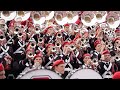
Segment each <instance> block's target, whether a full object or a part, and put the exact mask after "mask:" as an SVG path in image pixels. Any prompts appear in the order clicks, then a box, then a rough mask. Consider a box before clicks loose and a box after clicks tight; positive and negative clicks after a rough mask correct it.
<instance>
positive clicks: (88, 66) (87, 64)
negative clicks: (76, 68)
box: [82, 53, 95, 70]
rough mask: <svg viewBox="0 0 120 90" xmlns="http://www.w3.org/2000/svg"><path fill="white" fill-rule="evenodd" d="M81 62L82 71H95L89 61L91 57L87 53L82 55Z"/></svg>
mask: <svg viewBox="0 0 120 90" xmlns="http://www.w3.org/2000/svg"><path fill="white" fill-rule="evenodd" d="M83 61H84V65H82V68H83V69H93V70H94V69H95V65H94V64H93V62H92V60H91V55H90V54H89V53H86V54H84V55H83Z"/></svg>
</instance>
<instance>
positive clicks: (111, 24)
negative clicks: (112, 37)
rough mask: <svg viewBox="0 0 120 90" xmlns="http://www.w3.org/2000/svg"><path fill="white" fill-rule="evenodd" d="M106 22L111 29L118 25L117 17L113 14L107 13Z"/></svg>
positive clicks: (119, 20) (119, 21) (119, 22)
mask: <svg viewBox="0 0 120 90" xmlns="http://www.w3.org/2000/svg"><path fill="white" fill-rule="evenodd" d="M106 20H107V24H108V25H109V27H110V28H113V29H116V28H117V27H118V26H119V24H120V19H119V15H118V14H116V13H114V12H109V13H108V15H107V17H106Z"/></svg>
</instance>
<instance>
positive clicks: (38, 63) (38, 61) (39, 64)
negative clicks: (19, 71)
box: [32, 53, 44, 69]
mask: <svg viewBox="0 0 120 90" xmlns="http://www.w3.org/2000/svg"><path fill="white" fill-rule="evenodd" d="M33 61H34V64H33V67H32V68H37V69H44V67H43V55H42V54H41V53H38V54H36V55H35V56H34V59H33Z"/></svg>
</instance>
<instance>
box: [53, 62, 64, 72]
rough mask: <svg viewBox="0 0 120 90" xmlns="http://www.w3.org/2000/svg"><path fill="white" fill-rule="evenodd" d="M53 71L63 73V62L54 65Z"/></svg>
mask: <svg viewBox="0 0 120 90" xmlns="http://www.w3.org/2000/svg"><path fill="white" fill-rule="evenodd" d="M55 71H57V72H59V73H61V74H64V71H65V65H64V64H60V65H58V66H55Z"/></svg>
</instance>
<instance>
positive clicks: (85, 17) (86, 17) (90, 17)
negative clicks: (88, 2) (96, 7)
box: [81, 11, 96, 26]
mask: <svg viewBox="0 0 120 90" xmlns="http://www.w3.org/2000/svg"><path fill="white" fill-rule="evenodd" d="M81 22H82V23H83V25H85V26H93V25H95V23H96V18H95V14H94V13H93V12H92V11H84V12H83V13H82V14H81Z"/></svg>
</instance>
